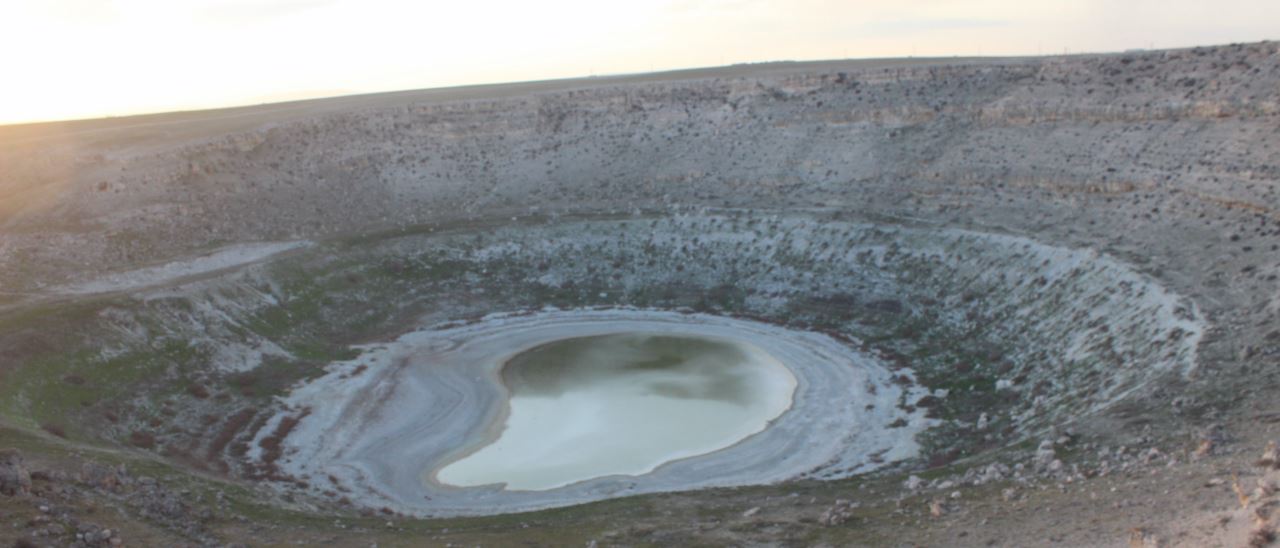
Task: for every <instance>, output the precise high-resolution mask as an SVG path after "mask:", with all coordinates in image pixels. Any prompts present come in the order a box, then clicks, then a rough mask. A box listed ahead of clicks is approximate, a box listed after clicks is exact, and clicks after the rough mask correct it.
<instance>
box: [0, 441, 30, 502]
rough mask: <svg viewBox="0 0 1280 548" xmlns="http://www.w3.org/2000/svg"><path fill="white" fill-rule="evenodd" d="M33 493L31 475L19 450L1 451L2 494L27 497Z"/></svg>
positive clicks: (0, 485)
mask: <svg viewBox="0 0 1280 548" xmlns="http://www.w3.org/2000/svg"><path fill="white" fill-rule="evenodd" d="M30 493H31V473H30V472H29V471H27V468H26V466H25V464H24V462H23V459H22V453H20V452H18V450H17V449H0V494H4V495H9V496H13V495H27V494H30Z"/></svg>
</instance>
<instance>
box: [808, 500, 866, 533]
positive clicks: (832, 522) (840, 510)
mask: <svg viewBox="0 0 1280 548" xmlns="http://www.w3.org/2000/svg"><path fill="white" fill-rule="evenodd" d="M857 507H858V504H857V503H850V502H849V501H846V500H837V501H836V503H835V504H834V505H832V506H831V507H830V508H827V509H826V510H824V511H823V512H822V515H821V516H819V517H818V523H819V524H821V525H824V526H826V527H835V526H837V525H843V524H844V523H846V522H848V521H849V520H851V519H853V509H854V508H857Z"/></svg>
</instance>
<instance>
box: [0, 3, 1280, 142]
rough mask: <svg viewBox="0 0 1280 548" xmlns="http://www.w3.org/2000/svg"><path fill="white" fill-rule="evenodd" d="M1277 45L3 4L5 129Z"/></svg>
mask: <svg viewBox="0 0 1280 548" xmlns="http://www.w3.org/2000/svg"><path fill="white" fill-rule="evenodd" d="M1266 39H1280V1H1278V0H1213V1H1209V0H845V1H837V0H629V1H626V2H619V1H612V2H611V1H608V0H542V1H535V0H523V1H520V0H517V1H498V0H488V1H486V0H457V1H448V2H445V1H434V0H417V1H412V0H0V51H3V52H4V54H3V57H0V59H3V63H0V71H2V72H0V75H2V76H0V123H9V122H20V121H32V120H50V119H66V118H84V117H99V116H108V115H125V114H135V113H141V112H154V111H164V110H177V109H191V108H207V107H215V106H227V105H237V104H252V103H262V102H270V101H279V100H288V99H296V98H304V97H314V96H323V95H337V94H346V93H357V92H371V91H385V90H396V89H413V88H424V87H437V86H450V85H460V84H471V83H486V82H501V81H514V80H532V79H544V78H561V77H570V76H584V75H588V74H593V73H594V74H607V73H618V72H636V71H649V70H661V69H671V68H685V67H694V66H707V65H721V64H728V63H737V62H748V61H770V60H783V59H796V60H800V59H830V58H841V57H884V56H910V55H915V56H950V55H1006V54H1032V55H1034V54H1037V53H1046V54H1048V53H1062V52H1063V51H1065V50H1069V51H1071V52H1073V53H1074V52H1082V51H1116V50H1124V49H1131V48H1150V47H1155V48H1166V47H1180V46H1192V45H1207V44H1218V43H1229V42H1250V41H1259V40H1266Z"/></svg>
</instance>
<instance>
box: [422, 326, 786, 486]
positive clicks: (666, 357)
mask: <svg viewBox="0 0 1280 548" xmlns="http://www.w3.org/2000/svg"><path fill="white" fill-rule="evenodd" d="M502 381H503V383H504V384H505V385H506V387H507V389H508V391H509V392H510V401H509V404H510V408H509V413H508V414H507V415H506V417H505V424H504V425H502V426H501V427H500V428H501V433H500V434H498V435H497V437H496V439H493V440H492V441H491V443H489V444H488V445H485V446H483V447H480V448H479V449H477V450H475V451H474V452H472V453H471V454H469V455H466V456H465V457H462V458H461V459H460V460H457V461H455V462H453V463H451V464H449V465H447V466H445V467H444V468H442V469H440V471H439V472H438V473H437V475H436V479H437V480H439V481H440V482H441V483H444V484H447V485H454V486H460V487H466V486H477V485H487V484H495V483H503V484H506V488H507V489H511V490H544V489H553V488H556V487H562V486H565V485H569V484H571V483H575V482H579V481H583V480H587V479H591V478H597V477H601V476H609V475H617V474H623V475H639V474H645V473H648V472H651V471H653V470H654V469H655V468H657V467H658V466H661V465H662V464H663V463H667V462H671V461H673V460H677V459H682V458H687V457H692V456H696V455H702V454H706V453H710V452H713V451H717V450H719V449H724V448H726V447H729V446H732V445H734V444H735V443H737V442H739V441H741V440H742V439H744V438H746V437H749V436H751V435H752V434H755V433H757V432H760V431H761V430H763V429H764V428H765V427H767V426H768V425H769V422H770V421H772V420H773V419H775V418H777V417H778V416H779V415H781V414H782V413H783V412H785V411H786V410H787V409H788V408H790V406H791V398H792V394H793V393H794V392H795V388H796V379H795V377H794V376H793V375H792V374H791V371H790V370H788V369H787V367H786V366H785V365H783V364H782V363H780V362H779V361H778V360H776V359H774V358H773V357H772V356H770V355H769V354H767V353H765V352H764V351H763V350H760V349H758V348H756V347H754V346H752V345H750V344H748V343H744V342H739V341H732V340H724V339H712V338H702V337H684V336H672V335H668V334H661V335H659V334H645V333H622V334H610V335H598V336H591V337H580V338H572V339H564V340H560V341H555V342H551V343H547V344H544V345H542V346H538V347H535V348H532V349H530V350H527V351H525V352H522V353H520V354H517V355H516V356H514V357H513V358H511V360H510V361H508V362H507V364H506V365H505V366H504V368H503V369H502Z"/></svg>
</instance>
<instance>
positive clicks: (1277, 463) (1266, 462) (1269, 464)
mask: <svg viewBox="0 0 1280 548" xmlns="http://www.w3.org/2000/svg"><path fill="white" fill-rule="evenodd" d="M1258 466H1261V467H1264V468H1269V469H1271V470H1280V448H1277V447H1276V442H1275V440H1272V441H1269V442H1267V447H1266V449H1263V451H1262V458H1260V459H1258Z"/></svg>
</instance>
